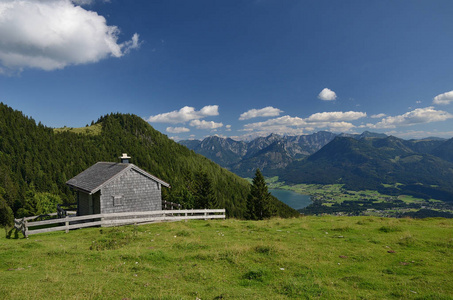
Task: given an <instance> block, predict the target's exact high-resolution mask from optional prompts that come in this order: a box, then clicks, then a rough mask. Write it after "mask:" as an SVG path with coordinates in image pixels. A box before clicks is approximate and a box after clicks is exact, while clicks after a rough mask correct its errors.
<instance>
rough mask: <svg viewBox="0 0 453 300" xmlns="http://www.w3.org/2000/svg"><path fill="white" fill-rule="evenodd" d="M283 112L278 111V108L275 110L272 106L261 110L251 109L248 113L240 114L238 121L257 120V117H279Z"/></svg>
mask: <svg viewBox="0 0 453 300" xmlns="http://www.w3.org/2000/svg"><path fill="white" fill-rule="evenodd" d="M282 112H283V111H282V110H280V109H278V108H275V107H272V106H267V107H265V108H261V109H255V108H254V109H251V110H249V111H246V112H244V113H242V114H241V115H240V116H239V120H241V121H242V120H248V119H252V118H257V117H276V116H279V115H280V114H281V113H282Z"/></svg>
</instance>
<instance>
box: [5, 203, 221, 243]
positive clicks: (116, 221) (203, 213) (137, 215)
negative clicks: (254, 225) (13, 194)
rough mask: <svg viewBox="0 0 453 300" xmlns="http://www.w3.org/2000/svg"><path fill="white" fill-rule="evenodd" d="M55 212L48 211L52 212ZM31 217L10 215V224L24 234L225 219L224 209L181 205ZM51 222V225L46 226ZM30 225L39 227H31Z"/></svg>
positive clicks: (26, 235)
mask: <svg viewBox="0 0 453 300" xmlns="http://www.w3.org/2000/svg"><path fill="white" fill-rule="evenodd" d="M56 214H57V213H54V214H50V215H56ZM37 217H38V216H35V217H28V218H22V219H14V227H15V228H16V230H18V231H21V232H22V233H23V234H24V236H25V237H28V236H29V235H30V234H37V233H44V232H52V231H61V230H64V231H66V232H69V230H70V229H78V228H84V227H93V226H102V227H108V226H120V225H128V224H140V223H151V222H157V221H180V220H194V219H204V220H208V219H225V209H185V210H156V211H147V212H124V213H112V214H97V215H87V216H79V217H72V216H66V217H65V218H60V219H50V220H45V221H34V222H33V221H32V220H34V219H36V218H37ZM50 226H53V227H50ZM34 227H40V228H36V229H32V228H34Z"/></svg>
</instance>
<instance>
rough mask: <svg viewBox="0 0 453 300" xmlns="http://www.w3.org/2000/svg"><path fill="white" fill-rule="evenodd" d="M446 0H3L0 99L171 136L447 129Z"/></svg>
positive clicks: (452, 5) (452, 93)
mask: <svg viewBox="0 0 453 300" xmlns="http://www.w3.org/2000/svg"><path fill="white" fill-rule="evenodd" d="M452 13H453V1H450V0H446V1H437V0H432V1H416V0H412V1H399V0H392V1H385V0H384V1H364V0H357V1H352V0H351V1H348V0H344V1H334V0H329V1H323V0H318V1H292V0H285V1H280V0H279V1H277V0H255V1H253V0H248V1H234V0H225V1H215V0H206V1H197V0H193V1H183V0H180V1H172V0H162V1H157V0H156V1H144V0H143V1H142V0H133V1H126V0H110V1H106V0H77V1H76V0H73V1H70V0H0V101H1V102H3V103H5V104H7V105H9V106H11V107H13V108H14V109H17V110H21V111H23V112H24V114H26V115H28V116H32V117H33V118H34V119H35V120H36V121H40V122H42V123H43V124H44V125H47V126H50V127H63V126H68V127H82V126H85V125H86V124H89V123H91V121H92V120H94V121H95V120H97V119H98V118H99V117H100V116H101V115H105V114H108V113H110V112H121V113H132V114H136V115H139V116H141V117H143V118H144V119H145V120H147V121H149V122H150V124H151V125H152V126H153V127H154V128H156V129H157V130H159V131H161V132H162V133H164V134H167V135H168V136H169V137H171V138H174V139H176V140H178V139H189V138H197V139H201V138H204V137H205V136H209V135H216V134H217V135H219V136H228V137H233V138H235V139H247V138H252V137H256V136H260V135H268V134H270V133H272V132H273V133H279V134H287V135H296V134H310V133H313V132H317V131H320V130H329V131H333V132H349V133H360V132H362V131H365V130H369V131H374V132H384V133H387V134H392V135H395V136H398V137H402V138H423V137H428V136H439V137H444V138H451V137H453V51H452V49H453V35H452V33H453V18H452V17H451V15H452Z"/></svg>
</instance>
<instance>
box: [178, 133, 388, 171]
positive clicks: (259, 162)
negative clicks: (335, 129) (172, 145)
mask: <svg viewBox="0 0 453 300" xmlns="http://www.w3.org/2000/svg"><path fill="white" fill-rule="evenodd" d="M336 136H337V134H334V133H331V132H327V131H320V132H317V133H313V134H310V135H298V136H280V135H278V134H271V135H269V136H267V137H258V138H256V139H254V140H252V141H250V142H244V141H235V140H232V139H230V138H220V137H217V136H211V137H207V138H205V139H204V140H202V141H199V140H184V141H180V142H179V143H180V144H182V145H184V146H186V147H187V148H189V149H191V150H194V151H195V152H196V153H199V154H201V155H203V156H205V157H207V158H209V159H210V160H212V161H214V162H216V163H218V164H219V165H221V166H222V167H225V168H227V169H229V170H231V171H233V172H235V173H236V174H238V175H240V176H243V177H247V176H252V175H253V173H254V172H255V170H256V168H260V170H261V171H263V172H264V173H266V172H269V171H272V170H277V169H283V168H285V167H286V166H288V165H289V164H291V163H292V162H294V161H297V160H300V159H303V158H304V157H307V156H310V155H311V154H313V153H315V152H316V151H318V150H319V149H321V148H322V147H324V146H325V145H326V144H328V143H329V142H330V141H332V140H333V139H334V138H335V137H336ZM340 136H344V137H352V138H355V139H362V138H364V137H386V135H385V134H378V133H372V132H368V131H365V132H364V133H362V134H360V135H351V134H342V135H340Z"/></svg>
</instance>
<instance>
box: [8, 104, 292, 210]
mask: <svg viewBox="0 0 453 300" xmlns="http://www.w3.org/2000/svg"><path fill="white" fill-rule="evenodd" d="M87 121H88V120H87ZM92 126H100V127H101V128H102V129H101V130H100V132H96V131H90V130H88V129H89V127H87V130H86V132H84V131H82V133H75V132H72V131H71V130H63V131H58V132H56V131H55V130H54V129H53V128H49V127H46V126H44V125H43V124H41V123H38V124H36V122H35V121H34V120H33V119H32V118H31V117H27V116H24V115H23V114H22V112H20V111H16V110H14V109H12V108H10V107H8V106H7V105H5V104H3V103H1V104H0V209H1V210H2V212H1V215H5V217H4V219H7V218H8V215H9V214H10V212H13V213H14V216H15V217H22V216H26V215H36V214H42V213H49V212H50V211H55V210H56V204H57V203H63V204H64V203H72V202H75V199H74V194H73V192H72V191H71V190H70V189H69V188H68V187H67V186H66V185H65V182H66V181H67V180H68V179H70V178H72V177H73V176H75V175H77V174H78V173H80V172H81V171H83V170H85V169H86V168H88V167H90V166H91V165H93V164H95V163H96V162H98V161H119V160H118V157H119V156H120V155H121V153H128V155H130V156H131V157H132V160H131V162H132V163H134V164H135V165H137V166H138V167H140V168H142V169H144V170H145V171H147V172H149V173H151V174H153V175H155V176H157V177H159V178H161V179H162V180H164V181H166V182H168V183H170V185H171V188H170V189H164V190H163V198H164V199H165V200H168V201H172V202H177V203H180V204H182V206H183V207H185V208H192V207H194V205H195V204H196V203H197V199H199V195H197V190H199V189H200V184H205V185H208V186H209V187H208V188H209V189H210V190H211V191H212V192H210V193H211V195H209V197H210V199H213V201H209V203H210V204H209V205H210V206H211V207H220V208H226V210H227V215H228V216H229V217H237V218H243V217H245V212H246V199H247V195H248V193H249V189H250V184H249V183H248V182H247V181H246V180H244V179H242V178H240V177H238V176H236V175H235V174H233V173H231V172H229V171H228V170H226V169H224V168H221V167H220V166H218V165H217V164H215V163H213V162H212V161H210V160H209V159H207V158H205V157H203V156H201V155H199V154H196V153H195V152H193V151H191V150H189V149H187V148H186V147H184V146H182V145H179V144H177V143H176V142H174V141H172V140H170V139H169V138H168V137H167V136H166V135H163V134H161V133H160V132H158V131H157V130H155V129H154V128H153V127H152V126H150V125H149V124H148V123H147V122H146V121H144V120H143V119H142V118H140V117H138V116H135V115H130V114H120V113H115V114H109V115H105V116H103V117H100V118H99V119H98V120H97V121H96V122H92ZM197 174H198V175H197ZM199 174H203V176H201V178H202V179H203V182H202V183H200V182H198V178H200V176H199ZM212 193H213V194H212ZM272 201H273V204H274V207H275V208H276V212H275V214H276V215H278V216H281V217H289V216H296V215H298V213H297V212H296V211H295V210H293V209H291V208H290V207H288V206H287V205H285V204H283V203H281V202H280V201H278V200H277V199H276V198H272Z"/></svg>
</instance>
